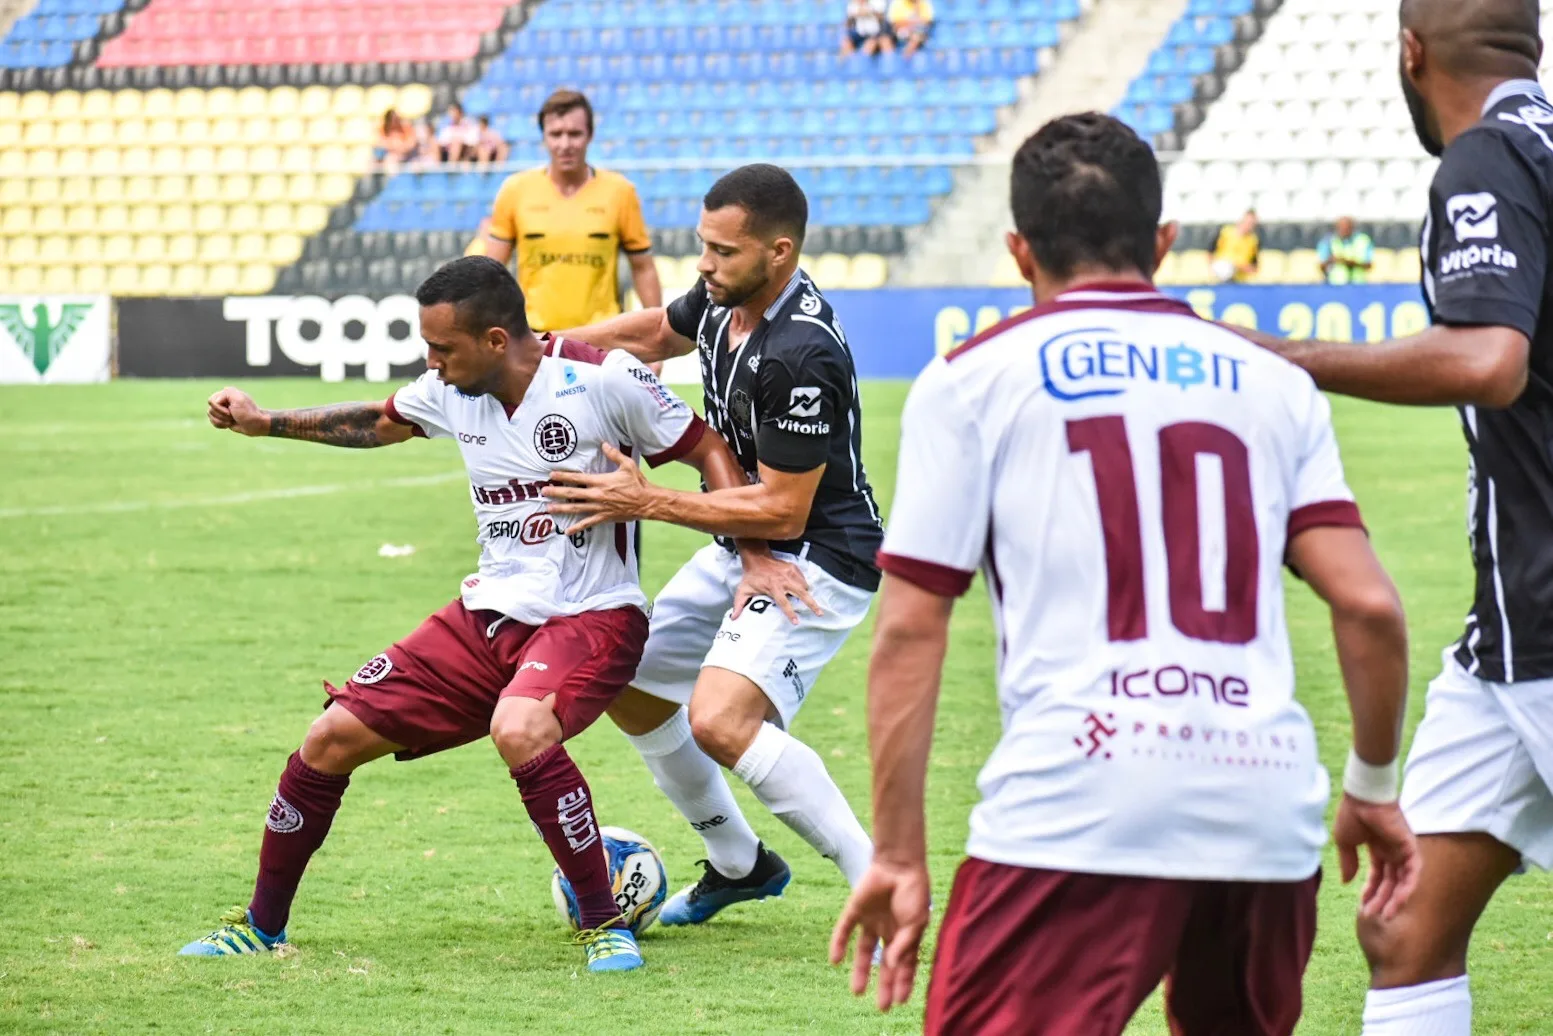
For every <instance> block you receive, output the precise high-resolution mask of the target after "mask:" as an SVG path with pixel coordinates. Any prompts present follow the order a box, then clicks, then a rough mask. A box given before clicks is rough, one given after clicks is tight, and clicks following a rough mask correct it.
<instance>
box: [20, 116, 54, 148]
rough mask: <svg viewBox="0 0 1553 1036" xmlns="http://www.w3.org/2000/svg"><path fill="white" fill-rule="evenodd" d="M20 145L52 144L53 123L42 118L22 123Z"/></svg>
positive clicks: (46, 145)
mask: <svg viewBox="0 0 1553 1036" xmlns="http://www.w3.org/2000/svg"><path fill="white" fill-rule="evenodd" d="M23 126H24V127H25V128H24V129H23V130H22V147H25V148H45V147H53V146H54V124H53V123H52V122H48V121H46V120H44V119H35V120H34V121H32V122H28V123H24V124H23Z"/></svg>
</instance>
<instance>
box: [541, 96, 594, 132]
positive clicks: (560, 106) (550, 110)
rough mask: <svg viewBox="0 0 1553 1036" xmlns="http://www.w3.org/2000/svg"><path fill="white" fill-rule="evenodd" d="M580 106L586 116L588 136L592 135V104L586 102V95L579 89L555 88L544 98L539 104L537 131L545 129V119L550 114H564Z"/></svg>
mask: <svg viewBox="0 0 1553 1036" xmlns="http://www.w3.org/2000/svg"><path fill="white" fill-rule="evenodd" d="M579 108H581V109H582V112H583V114H584V115H586V116H587V117H588V136H590V137H591V136H593V105H591V104H589V103H588V95H587V94H585V93H582V92H581V91H579V90H557V91H556V92H555V93H553V94H551V95H550V96H549V97H546V98H545V103H544V104H541V105H540V106H539V132H541V133H543V132H544V131H545V120H546V119H548V118H549V117H550V116H552V115H565V114H566V113H567V112H574V111H576V110H577V109H579Z"/></svg>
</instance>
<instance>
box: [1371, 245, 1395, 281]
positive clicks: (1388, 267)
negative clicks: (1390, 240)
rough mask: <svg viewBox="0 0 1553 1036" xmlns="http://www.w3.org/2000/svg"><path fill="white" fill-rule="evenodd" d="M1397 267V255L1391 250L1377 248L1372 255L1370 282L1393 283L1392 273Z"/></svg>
mask: <svg viewBox="0 0 1553 1036" xmlns="http://www.w3.org/2000/svg"><path fill="white" fill-rule="evenodd" d="M1396 265H1397V253H1396V251H1395V250H1394V249H1391V248H1377V249H1374V250H1373V251H1372V252H1371V254H1370V281H1371V282H1373V283H1375V284H1390V283H1392V271H1393V268H1394V267H1395V266H1396Z"/></svg>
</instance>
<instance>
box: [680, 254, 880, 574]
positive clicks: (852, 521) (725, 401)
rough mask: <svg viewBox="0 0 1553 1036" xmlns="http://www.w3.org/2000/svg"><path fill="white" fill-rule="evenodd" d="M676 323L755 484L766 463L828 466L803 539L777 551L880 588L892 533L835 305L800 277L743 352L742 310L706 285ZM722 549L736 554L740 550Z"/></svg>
mask: <svg viewBox="0 0 1553 1036" xmlns="http://www.w3.org/2000/svg"><path fill="white" fill-rule="evenodd" d="M668 317H669V324H670V326H671V327H673V328H674V330H675V331H676V332H678V333H679V334H680V335H682V336H684V337H686V338H689V339H692V340H694V341H695V343H696V347H697V350H698V351H699V352H700V355H701V380H702V386H703V389H704V391H705V394H706V417H707V422H708V423H709V424H711V426H712V427H713V428H715V429H717V431H718V433H719V434H721V435H722V437H723V438H724V439H726V440H727V441H728V445H729V446H730V447H732V449H733V452H734V455H735V456H737V457H738V458H739V465H740V466H741V467H742V468H743V469H744V472H745V474H746V475H747V476H749V478H750V479H751V480H754V479H755V478H757V476H758V473H759V470H760V469H759V465H761V464H765V465H767V466H768V467H771V468H775V469H776V470H777V471H786V472H800V471H813V470H814V469H815V468H817V467H819V466H820V465H822V464H823V465H825V473H824V474H823V475H822V476H821V477H820V485H819V488H818V489H817V490H816V491H815V494H814V504H813V506H812V507H811V508H810V510H809V523H808V525H807V527H806V528H805V529H804V531H803V536H802V537H801V538H800V539H798V540H794V541H789V542H780V543H772V544H771V547H772V549H773V550H782V551H788V552H790V553H793V554H804V555H805V556H807V557H808V558H810V559H811V560H812V561H814V563H815V564H817V565H819V566H820V567H821V568H823V569H824V570H825V571H827V572H829V573H830V574H831V575H833V576H835V577H836V578H837V579H840V580H842V581H843V582H845V583H849V584H851V585H853V586H857V587H861V588H863V589H866V590H873V589H876V588H877V587H878V585H879V572H878V569H877V568H876V567H875V565H874V555H875V553H876V552H877V551H878V549H879V543H880V540H881V535H882V533H881V528H880V522H879V508H878V507H877V505H875V503H874V496H873V489H872V488H871V487H870V486H869V484H868V475H867V473H866V472H865V471H864V470H863V457H862V450H863V412H862V401H861V400H860V399H859V398H858V390H857V370H856V368H855V367H854V366H853V363H852V352H851V350H850V349H848V347H847V339H846V334H845V332H843V331H842V329H841V321H840V320H839V319H837V317H836V314H835V313H834V312H833V311H832V310H831V307H830V303H829V302H827V301H826V300H825V297H824V296H823V295H821V294H820V292H819V289H818V288H816V287H815V286H814V283H813V282H812V281H810V280H809V277H808V275H807V274H805V273H804V272H803V271H802V270H799V271H797V272H796V273H794V274H793V278H792V280H790V281H789V282H788V283H787V286H786V287H785V288H784V289H783V291H782V294H781V295H779V296H778V297H777V299H776V301H775V302H773V303H772V304H771V305H770V306H769V307H768V308H767V309H766V312H765V315H764V317H763V318H762V319H761V321H760V323H759V324H758V325H757V326H756V328H755V329H754V330H753V331H752V332H750V336H749V337H748V338H747V339H745V340H744V341H743V342H742V343H740V344H739V345H738V346H737V347H736V348H729V341H728V336H729V322H730V321H731V320H732V319H733V310H731V309H727V308H724V307H722V306H718V305H715V304H714V303H713V302H712V300H711V297H710V296H709V295H708V294H707V291H706V285H705V284H704V283H703V282H701V281H697V282H696V285H695V287H693V288H692V289H690V291H689V292H688V293H686V294H685V295H683V296H682V297H680V298H678V299H676V300H675V301H674V302H672V303H670V304H669V307H668ZM719 542H720V543H722V544H723V546H724V547H726V548H728V549H732V543H731V541H728V540H726V539H724V538H721V537H720V538H719Z"/></svg>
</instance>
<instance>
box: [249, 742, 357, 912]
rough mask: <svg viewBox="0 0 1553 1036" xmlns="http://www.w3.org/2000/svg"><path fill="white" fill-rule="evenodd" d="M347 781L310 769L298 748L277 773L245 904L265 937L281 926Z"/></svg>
mask: <svg viewBox="0 0 1553 1036" xmlns="http://www.w3.org/2000/svg"><path fill="white" fill-rule="evenodd" d="M350 782H351V779H350V778H349V777H342V776H339V775H337V774H332V773H320V772H319V771H317V770H315V769H313V768H312V767H311V766H309V765H307V764H306V763H304V762H303V761H302V753H301V752H292V753H291V758H290V759H288V760H286V772H285V773H283V774H281V775H280V787H279V788H278V789H277V790H276V792H275V801H273V802H271V803H270V815H269V817H267V818H266V819H265V821H264V845H263V847H261V848H260V849H259V879H258V881H256V882H255V883H254V889H253V902H251V903H249V904H248V911H249V913H251V914H252V915H253V923H254V924H255V925H257V926H258V928H259V931H261V932H263V933H264V934H265V935H279V934H280V932H281V930H282V929H283V928H285V927H286V919H287V918H288V917H290V916H291V901H292V899H294V898H295V897H296V894H297V885H298V884H300V883H301V881H302V872H303V871H304V870H306V869H307V861H308V860H310V859H312V857H313V853H315V852H317V851H318V847H319V846H320V845H323V844H324V838H325V837H326V836H327V835H328V834H329V825H330V824H332V823H334V814H335V811H336V810H338V809H339V808H340V798H341V796H343V795H344V794H345V789H346V788H347V787H349V786H350Z"/></svg>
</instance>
